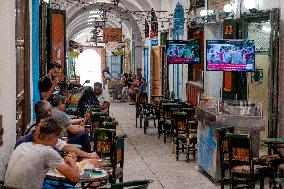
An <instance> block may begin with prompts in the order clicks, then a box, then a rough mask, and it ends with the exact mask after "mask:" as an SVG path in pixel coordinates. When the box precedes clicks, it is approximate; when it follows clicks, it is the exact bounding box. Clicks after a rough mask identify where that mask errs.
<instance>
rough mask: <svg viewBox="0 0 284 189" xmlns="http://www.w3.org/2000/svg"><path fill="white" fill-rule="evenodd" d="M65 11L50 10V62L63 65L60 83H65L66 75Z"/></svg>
mask: <svg viewBox="0 0 284 189" xmlns="http://www.w3.org/2000/svg"><path fill="white" fill-rule="evenodd" d="M65 18H66V14H65V11H62V10H56V9H49V26H50V27H51V28H50V36H49V38H50V39H49V41H50V42H51V45H50V57H49V60H50V62H57V63H59V64H60V65H61V75H60V77H59V81H64V79H65V77H64V76H65V74H66V69H65V68H66V65H65V57H66V56H65V55H66V49H65V47H66V45H65V33H66V28H65V25H66V24H65Z"/></svg>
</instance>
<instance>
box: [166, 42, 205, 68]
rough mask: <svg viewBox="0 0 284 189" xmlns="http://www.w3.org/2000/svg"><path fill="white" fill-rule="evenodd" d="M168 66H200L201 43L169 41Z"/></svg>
mask: <svg viewBox="0 0 284 189" xmlns="http://www.w3.org/2000/svg"><path fill="white" fill-rule="evenodd" d="M167 62H168V64H199V63H200V43H199V40H188V41H179V40H168V41H167Z"/></svg>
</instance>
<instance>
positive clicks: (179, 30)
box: [173, 2, 184, 39]
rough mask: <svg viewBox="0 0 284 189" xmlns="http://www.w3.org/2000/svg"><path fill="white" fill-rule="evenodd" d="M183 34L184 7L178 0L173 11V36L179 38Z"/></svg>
mask: <svg viewBox="0 0 284 189" xmlns="http://www.w3.org/2000/svg"><path fill="white" fill-rule="evenodd" d="M183 34H184V8H183V6H182V4H180V3H179V2H178V3H177V5H176V8H175V12H174V31H173V38H174V39H181V38H182V36H183Z"/></svg>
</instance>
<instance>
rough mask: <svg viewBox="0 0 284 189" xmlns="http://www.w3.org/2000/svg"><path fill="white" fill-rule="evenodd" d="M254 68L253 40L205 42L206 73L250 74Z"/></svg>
mask: <svg viewBox="0 0 284 189" xmlns="http://www.w3.org/2000/svg"><path fill="white" fill-rule="evenodd" d="M254 68H255V46H254V41H253V40H207V41H206V69H207V70H208V71H243V72H252V71H254Z"/></svg>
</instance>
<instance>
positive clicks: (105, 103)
mask: <svg viewBox="0 0 284 189" xmlns="http://www.w3.org/2000/svg"><path fill="white" fill-rule="evenodd" d="M94 91H95V94H96V97H97V99H98V101H99V103H100V107H101V109H102V112H104V113H107V114H108V111H109V102H110V96H109V93H108V91H106V90H103V87H102V84H101V83H100V82H96V83H94Z"/></svg>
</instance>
